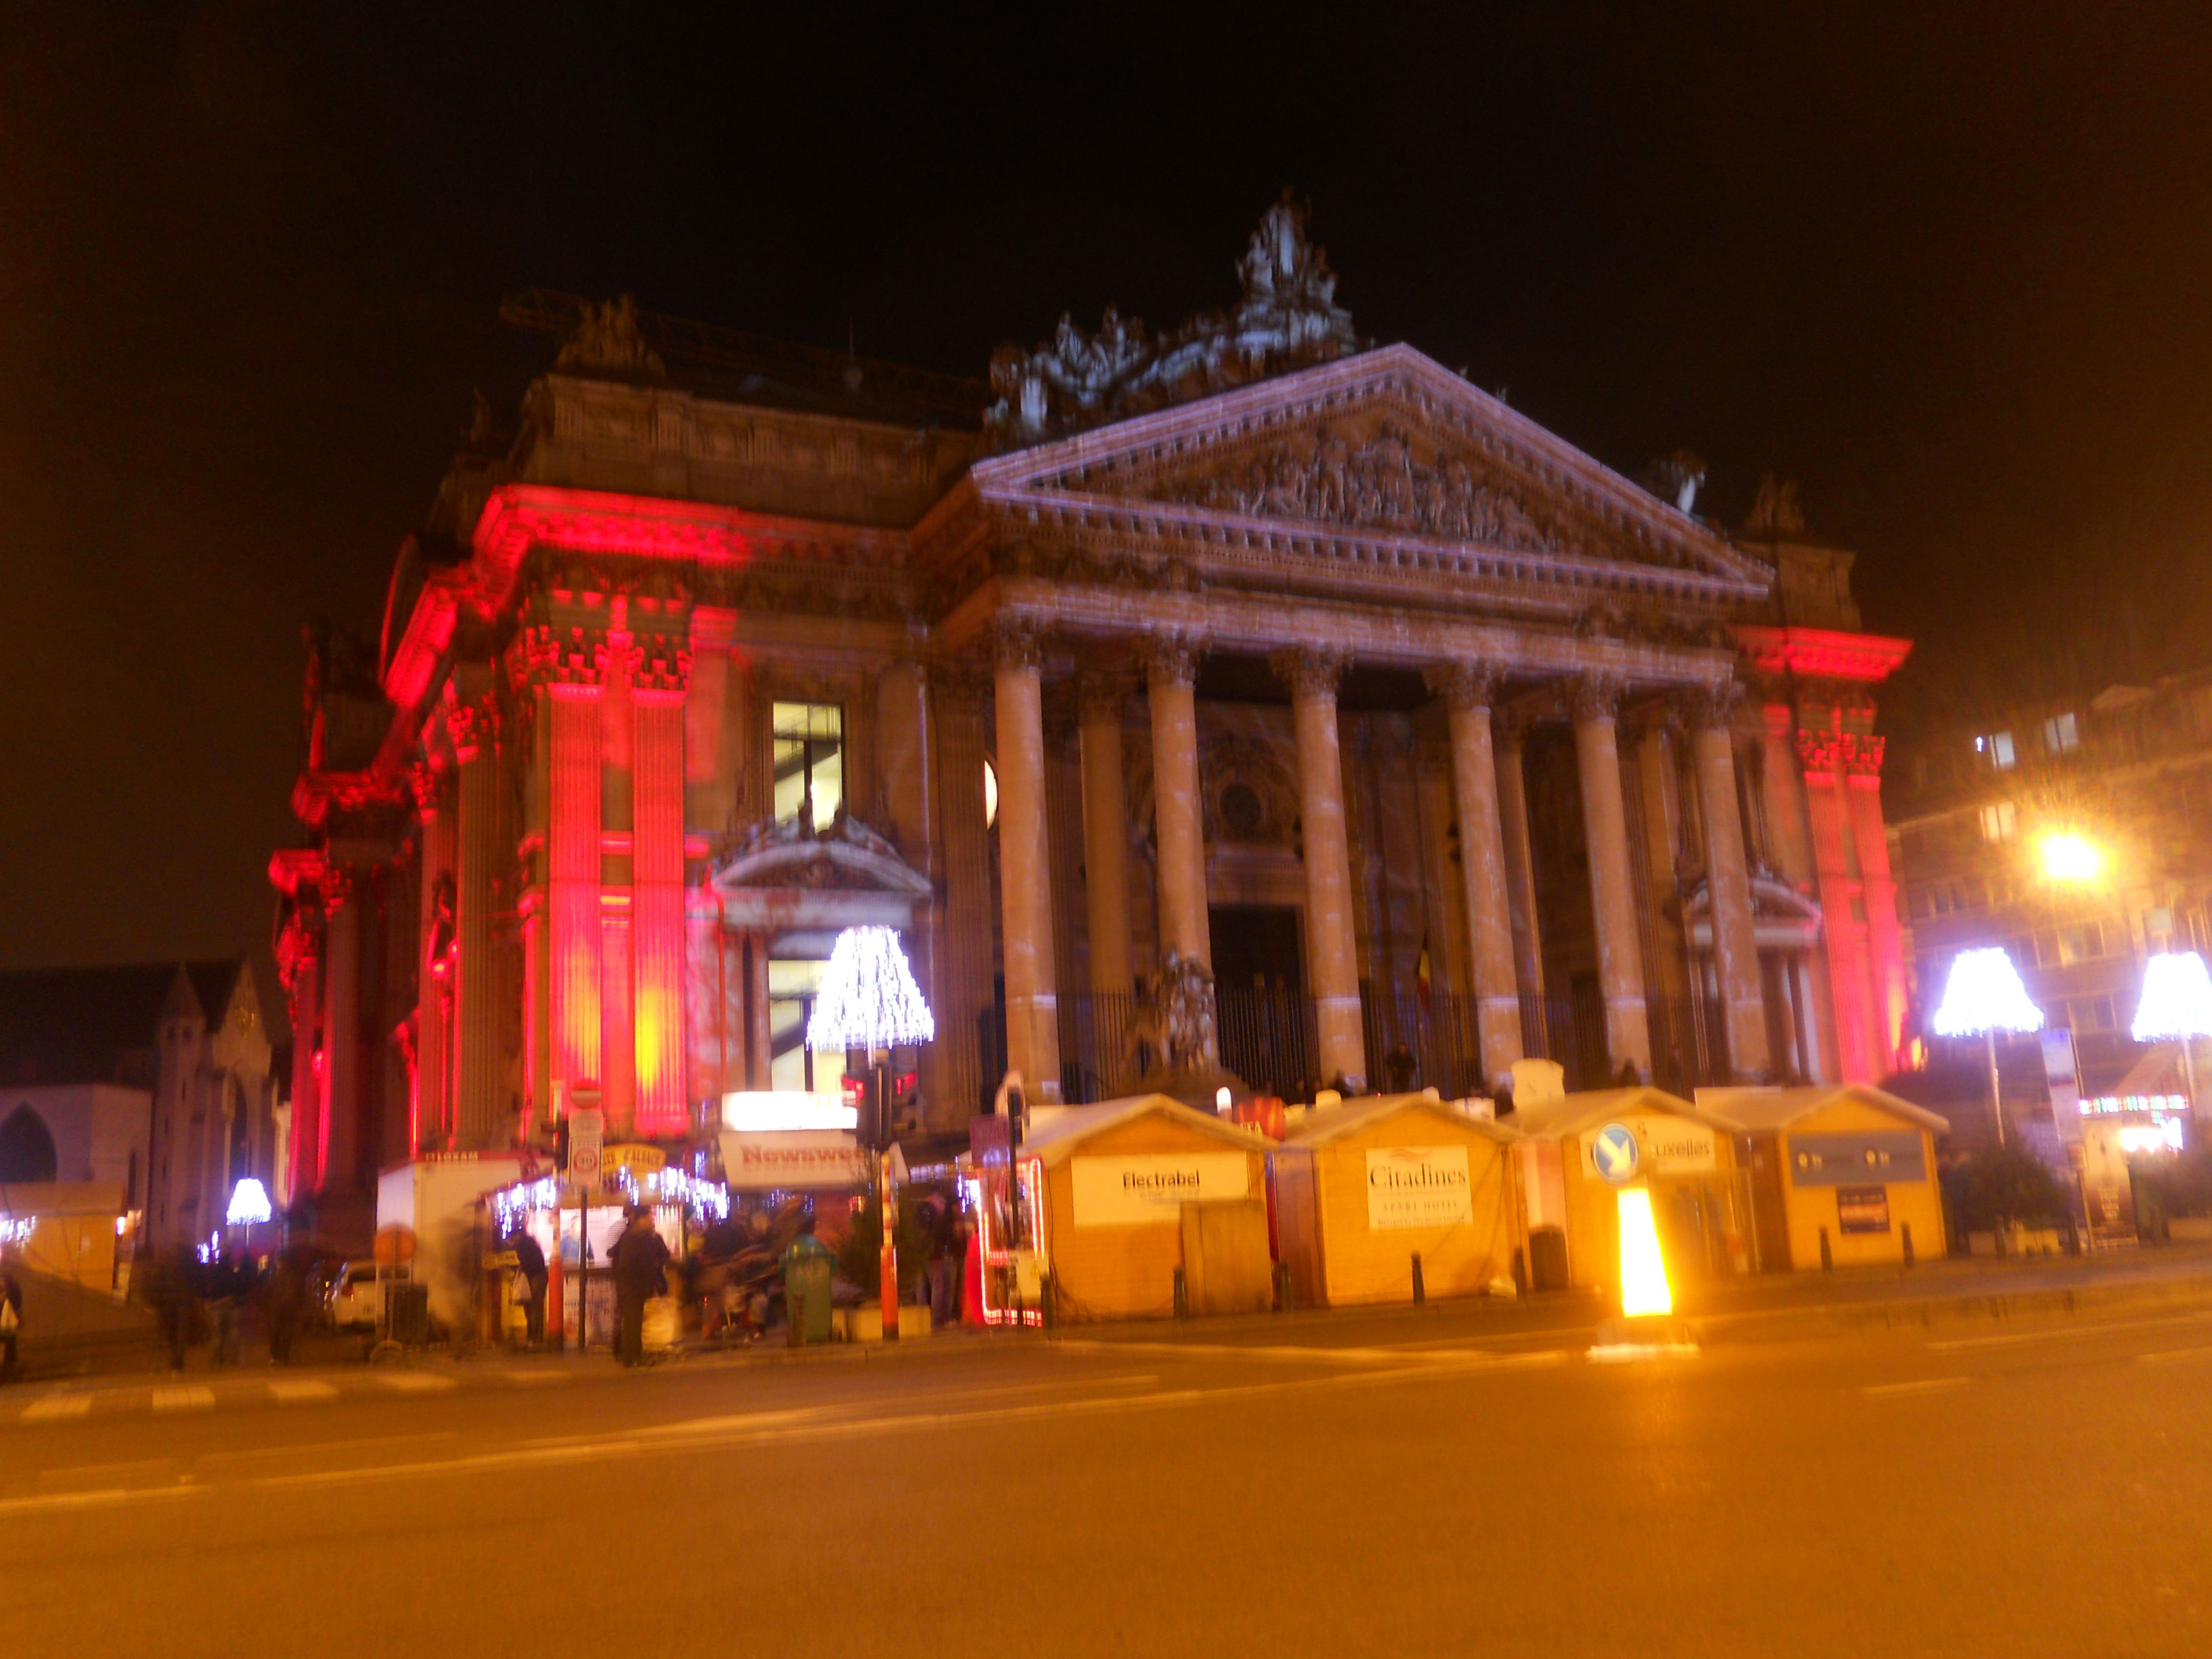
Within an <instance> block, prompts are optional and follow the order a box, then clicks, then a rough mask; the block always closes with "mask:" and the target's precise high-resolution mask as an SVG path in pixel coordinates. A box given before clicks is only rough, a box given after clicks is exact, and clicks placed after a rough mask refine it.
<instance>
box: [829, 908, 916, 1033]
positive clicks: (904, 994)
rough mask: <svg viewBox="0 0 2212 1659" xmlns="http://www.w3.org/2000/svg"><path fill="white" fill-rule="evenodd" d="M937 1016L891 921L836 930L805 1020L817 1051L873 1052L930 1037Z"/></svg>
mask: <svg viewBox="0 0 2212 1659" xmlns="http://www.w3.org/2000/svg"><path fill="white" fill-rule="evenodd" d="M935 1036H937V1021H936V1019H935V1018H934V1017H933V1016H932V1014H931V1013H930V1012H929V1004H928V1003H927V1002H925V1001H924V1000H922V995H921V987H920V986H919V985H916V984H915V981H914V973H913V970H912V969H909V968H908V966H907V963H906V952H905V951H902V950H901V949H900V948H899V938H898V933H897V931H896V929H894V928H890V927H848V928H847V929H846V930H845V931H844V932H843V933H840V934H838V935H837V943H836V946H835V947H834V948H833V949H832V950H831V951H830V952H829V967H828V968H826V969H823V975H822V990H821V992H820V994H818V995H817V997H816V998H815V1001H814V1012H813V1013H812V1015H811V1016H810V1017H809V1018H808V1019H807V1022H806V1046H807V1047H808V1048H811V1049H813V1050H814V1051H815V1052H816V1053H817V1054H819V1053H823V1052H824V1051H828V1052H831V1053H837V1054H842V1053H843V1052H844V1051H845V1050H847V1049H848V1048H865V1049H866V1050H867V1051H868V1052H869V1053H870V1054H878V1053H881V1052H883V1051H884V1050H886V1049H890V1048H905V1047H910V1046H911V1045H913V1044H915V1043H917V1042H930V1041H932V1040H933V1038H934V1037H935Z"/></svg>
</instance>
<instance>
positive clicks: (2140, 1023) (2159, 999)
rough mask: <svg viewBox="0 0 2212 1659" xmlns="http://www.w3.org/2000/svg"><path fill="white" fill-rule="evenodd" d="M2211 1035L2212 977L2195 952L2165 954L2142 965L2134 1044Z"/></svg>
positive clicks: (2170, 952) (2166, 952)
mask: <svg viewBox="0 0 2212 1659" xmlns="http://www.w3.org/2000/svg"><path fill="white" fill-rule="evenodd" d="M2200 1036H2212V974H2208V973H2206V972H2205V971H2204V958H2203V957H2200V956H2198V955H2197V952H2196V951H2163V952H2161V953H2160V954H2159V955H2157V956H2154V957H2152V958H2151V959H2150V960H2149V961H2148V963H2144V964H2143V987H2142V1002H2140V1003H2139V1004H2137V1005H2136V1024H2135V1039H2136V1042H2167V1041H2170V1040H2172V1039H2176V1038H2188V1037H2200Z"/></svg>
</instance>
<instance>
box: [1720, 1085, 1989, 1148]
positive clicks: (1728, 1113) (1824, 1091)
mask: <svg viewBox="0 0 2212 1659" xmlns="http://www.w3.org/2000/svg"><path fill="white" fill-rule="evenodd" d="M1838 1100H1857V1101H1859V1102H1861V1103H1864V1104H1866V1105H1869V1106H1872V1107H1874V1108H1875V1109H1876V1110H1878V1111H1884V1112H1887V1113H1889V1114H1891V1115H1893V1116H1896V1117H1901V1118H1903V1119H1905V1121H1907V1122H1909V1123H1917V1124H1918V1125H1919V1126H1920V1127H1922V1128H1923V1129H1932V1130H1934V1131H1935V1132H1936V1133H1937V1134H1939V1135H1942V1134H1948V1133H1951V1121H1950V1120H1949V1119H1948V1118H1945V1117H1939V1116H1937V1115H1936V1114H1935V1113H1934V1112H1931V1111H1929V1109H1927V1108H1926V1107H1924V1106H1916V1105H1914V1104H1913V1103H1911V1101H1909V1100H1905V1099H1902V1098H1900V1097H1898V1096H1896V1095H1893V1094H1892V1093H1890V1092H1889V1091H1887V1089H1877V1088H1875V1086H1874V1085H1872V1084H1870V1083H1816V1084H1813V1085H1809V1086H1808V1087H1804V1088H1798V1089H1700V1090H1699V1091H1698V1104H1699V1106H1700V1107H1702V1108H1703V1109H1705V1112H1707V1113H1708V1114H1709V1115H1711V1116H1712V1117H1714V1118H1717V1119H1718V1120H1719V1121H1722V1122H1723V1123H1729V1124H1733V1125H1734V1126H1735V1127H1736V1128H1737V1129H1739V1130H1741V1131H1742V1132H1743V1133H1746V1134H1765V1133H1770V1132H1771V1131H1773V1130H1777V1129H1789V1128H1792V1127H1795V1126H1796V1124H1797V1123H1798V1122H1799V1121H1801V1120H1802V1119H1804V1118H1807V1117H1809V1116H1811V1115H1813V1114H1814V1112H1817V1111H1819V1110H1820V1109H1821V1108H1823V1107H1825V1106H1829V1105H1832V1104H1833V1103H1836V1102H1837V1101H1838Z"/></svg>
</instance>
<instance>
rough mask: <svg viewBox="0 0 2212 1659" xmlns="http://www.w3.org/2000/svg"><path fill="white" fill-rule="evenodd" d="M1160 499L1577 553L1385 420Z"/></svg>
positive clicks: (1159, 493) (1505, 492)
mask: <svg viewBox="0 0 2212 1659" xmlns="http://www.w3.org/2000/svg"><path fill="white" fill-rule="evenodd" d="M1150 493H1151V496H1152V499H1153V500H1155V501H1173V502H1176V503H1177V504H1179V505H1182V506H1185V507H1211V508H1213V509H1215V510H1216V511H1219V512H1226V513H1247V514H1250V515H1253V516H1255V517H1261V518H1272V519H1304V520H1310V521H1311V522H1315V523H1319V524H1332V525H1339V526H1344V527H1345V528H1346V529H1355V530H1398V531H1411V532H1419V533H1420V534H1423V535H1429V536H1440V537H1443V538H1448V539H1449V540H1452V541H1462V542H1480V543H1483V544H1486V545H1489V546H1492V547H1511V548H1523V549H1528V550H1534V551H1538V552H1547V553H1556V552H1563V551H1567V550H1570V546H1569V544H1568V542H1567V540H1566V538H1564V537H1563V536H1561V535H1560V534H1559V532H1558V531H1557V530H1556V529H1554V528H1553V527H1552V526H1549V525H1547V524H1545V523H1544V522H1542V521H1541V520H1540V519H1539V518H1538V517H1537V515H1536V514H1535V513H1532V512H1531V511H1530V510H1529V508H1528V503H1527V500H1526V498H1525V497H1524V496H1523V495H1522V493H1521V492H1520V491H1519V490H1518V489H1514V488H1512V487H1510V486H1509V485H1504V484H1499V483H1492V482H1491V481H1489V480H1488V479H1486V478H1485V477H1481V476H1480V474H1478V473H1477V472H1476V471H1475V470H1474V467H1473V466H1472V465H1470V464H1469V463H1468V462H1467V461H1466V460H1465V459H1461V458H1459V457H1457V456H1453V455H1449V454H1448V453H1443V452H1442V451H1439V452H1438V453H1437V457H1436V460H1435V463H1434V464H1433V465H1429V464H1425V463H1423V462H1422V461H1420V460H1419V459H1417V458H1416V456H1415V453H1414V450H1413V442H1412V441H1411V439H1410V438H1409V437H1408V436H1407V434H1406V433H1405V432H1404V431H1403V430H1401V428H1397V427H1395V426H1392V425H1389V424H1388V423H1385V424H1383V425H1382V426H1380V427H1378V428H1376V432H1375V435H1374V436H1372V437H1371V438H1369V439H1366V440H1365V441H1353V440H1351V439H1347V438H1346V437H1343V436H1341V435H1339V434H1337V433H1336V432H1334V431H1333V430H1331V429H1329V428H1326V427H1324V428H1322V429H1321V430H1320V431H1319V432H1317V433H1316V435H1315V437H1314V441H1313V447H1311V448H1310V449H1305V450H1301V449H1299V448H1297V447H1293V446H1291V445H1287V444H1286V445H1284V446H1281V447H1278V448H1274V449H1271V450H1269V451H1267V452H1266V453H1262V454H1259V455H1255V456H1251V457H1249V459H1242V460H1237V461H1232V462H1229V463H1227V464H1225V465H1223V466H1221V467H1219V468H1218V469H1217V470H1216V471H1212V472H1209V473H1205V474H1201V475H1200V476H1198V477H1188V476H1186V477H1181V478H1176V479H1173V480H1170V481H1168V482H1166V483H1162V484H1160V485H1158V486H1156V487H1155V488H1154V489H1152V491H1151V492H1150Z"/></svg>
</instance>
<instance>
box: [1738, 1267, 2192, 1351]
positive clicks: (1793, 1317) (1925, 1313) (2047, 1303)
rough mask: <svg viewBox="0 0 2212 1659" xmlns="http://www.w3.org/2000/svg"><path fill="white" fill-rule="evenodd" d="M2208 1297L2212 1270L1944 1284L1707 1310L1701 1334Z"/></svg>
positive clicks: (1766, 1332)
mask: <svg viewBox="0 0 2212 1659" xmlns="http://www.w3.org/2000/svg"><path fill="white" fill-rule="evenodd" d="M2207 1299H2212V1273H2203V1274H2192V1275H2189V1276H2186V1277H2172V1278H2159V1279H2127V1280H2122V1281H2120V1282H2118V1283H2109V1284H2101V1285H2100V1284H2096V1283H2088V1284H2081V1285H2050V1286H2047V1287H2044V1288H2040V1289H2036V1290H2021V1291H1996V1290H1991V1291H1977V1292H1971V1293H1966V1294H1959V1293H1954V1292H1940V1291H1939V1292H1936V1293H1933V1294H1929V1295H1925V1296H1915V1297H1894V1298H1888V1299H1883V1300H1878V1301H1869V1302H1859V1303H1828V1304H1821V1305H1818V1306H1814V1307H1809V1308H1774V1309H1753V1310H1747V1311H1745V1312H1742V1313H1735V1314H1717V1315H1709V1316H1705V1317H1704V1318H1701V1319H1699V1320H1698V1321H1697V1325H1698V1327H1699V1331H1700V1333H1701V1334H1717V1335H1719V1336H1720V1337H1721V1338H1722V1340H1745V1339H1749V1340H1771V1339H1774V1338H1776V1337H1783V1336H1794V1335H1800V1334H1808V1335H1814V1334H1823V1333H1826V1332H1829V1331H1833V1330H1836V1329H1838V1328H1841V1329H1844V1330H1869V1329H1883V1330H1888V1329H1897V1328H1911V1327H1914V1326H1923V1327H1924V1326H1931V1325H1936V1324H1944V1323H1954V1322H1966V1321H1977V1322H1989V1321H1995V1320H2005V1319H2020V1318H2027V1317H2030V1316H2036V1315H2051V1314H2075V1313H2082V1312H2087V1311H2089V1310H2094V1309H2101V1308H2118V1307H2126V1306H2130V1305H2146V1304H2148V1305H2155V1304H2171V1303H2184V1302H2203V1301H2205V1300H2207ZM1753 1324H1756V1325H1757V1326H1758V1327H1759V1328H1758V1329H1757V1330H1756V1332H1753V1331H1750V1330H1730V1329H1729V1327H1743V1326H1749V1325H1753Z"/></svg>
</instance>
